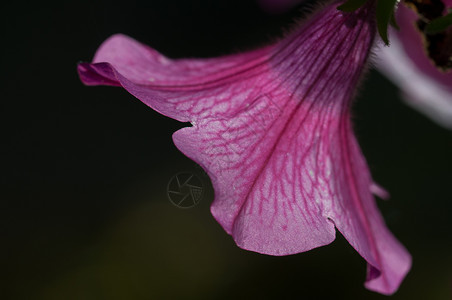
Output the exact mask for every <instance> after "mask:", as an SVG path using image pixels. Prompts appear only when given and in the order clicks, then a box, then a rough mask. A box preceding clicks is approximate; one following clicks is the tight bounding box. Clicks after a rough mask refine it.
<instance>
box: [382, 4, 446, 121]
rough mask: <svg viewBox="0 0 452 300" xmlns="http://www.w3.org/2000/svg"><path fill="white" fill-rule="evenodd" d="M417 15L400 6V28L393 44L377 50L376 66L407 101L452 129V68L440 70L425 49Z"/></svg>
mask: <svg viewBox="0 0 452 300" xmlns="http://www.w3.org/2000/svg"><path fill="white" fill-rule="evenodd" d="M416 20H417V16H416V14H415V13H414V12H413V11H411V9H409V8H407V7H405V6H404V5H400V6H399V9H398V11H397V23H398V24H399V26H400V30H399V31H395V30H392V31H391V46H390V47H380V48H379V49H377V56H378V58H379V59H378V60H377V61H376V63H377V64H376V65H377V67H378V69H379V70H380V71H382V72H383V73H384V74H385V75H387V76H388V77H389V78H390V79H392V80H393V81H394V82H395V83H396V84H397V85H398V86H399V87H400V89H401V90H402V92H403V99H404V100H405V101H406V103H407V104H408V105H410V106H412V107H414V108H416V109H418V110H419V111H421V112H423V113H424V114H426V115H427V116H429V117H430V118H431V119H432V120H434V121H436V122H437V123H438V124H441V125H442V126H444V127H446V128H449V129H452V71H449V72H447V73H445V72H443V71H440V70H439V69H438V68H436V67H435V66H434V65H433V63H432V62H431V61H430V59H429V58H428V56H427V55H426V52H425V51H424V46H423V40H422V37H421V34H420V32H419V31H418V30H417V29H416V28H415V22H416Z"/></svg>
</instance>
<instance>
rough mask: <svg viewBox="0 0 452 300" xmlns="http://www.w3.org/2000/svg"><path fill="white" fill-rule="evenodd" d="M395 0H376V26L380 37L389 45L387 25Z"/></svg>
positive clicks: (392, 13) (392, 12)
mask: <svg viewBox="0 0 452 300" xmlns="http://www.w3.org/2000/svg"><path fill="white" fill-rule="evenodd" d="M396 3H397V0H378V2H377V28H378V33H379V34H380V36H381V39H382V40H383V42H384V43H385V44H386V45H389V39H388V26H389V22H390V21H391V18H392V16H393V15H394V9H395V5H396Z"/></svg>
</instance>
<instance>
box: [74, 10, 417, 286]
mask: <svg viewBox="0 0 452 300" xmlns="http://www.w3.org/2000/svg"><path fill="white" fill-rule="evenodd" d="M336 6H337V4H334V5H330V6H328V7H325V9H323V10H322V11H320V12H318V13H317V14H316V15H315V16H314V17H313V18H311V19H310V20H309V21H308V22H307V23H305V24H304V25H303V26H301V27H300V28H299V29H297V30H296V31H294V32H293V33H292V34H290V35H288V36H287V37H286V38H285V39H283V40H281V41H280V42H278V43H276V44H274V45H272V46H269V47H266V48H262V49H259V50H256V51H251V52H247V53H244V54H238V55H233V56H229V57H223V58H214V59H208V60H170V59H167V58H164V57H163V56H161V55H160V54H158V53H157V52H155V51H154V50H152V49H149V48H147V47H145V46H143V45H141V44H139V43H137V42H135V41H133V40H131V39H129V38H126V37H124V36H116V37H113V38H112V39H110V40H109V41H107V42H106V43H105V44H104V45H103V46H102V47H101V49H100V50H99V51H98V53H97V54H96V57H95V63H93V64H81V65H80V66H79V73H80V75H81V78H82V80H83V81H84V82H86V83H88V84H112V85H118V84H119V85H122V86H123V87H124V88H126V89H127V90H128V91H129V92H130V93H132V94H133V95H135V96H136V97H137V98H139V99H140V100H141V101H143V102H144V103H146V104H148V105H149V106H150V107H152V108H153V109H155V110H157V111H159V112H161V113H162V114H165V115H167V116H169V117H172V118H175V119H177V120H181V121H190V122H191V123H192V125H193V126H192V127H187V128H183V129H181V130H179V131H177V132H176V133H174V135H173V139H174V142H175V144H176V146H177V147H178V148H179V149H180V150H181V151H182V152H183V153H184V154H186V155H187V156H188V157H190V158H192V159H193V160H194V161H196V162H197V163H199V164H200V165H201V166H202V167H203V168H204V169H205V170H206V171H207V172H208V174H209V176H210V177H211V180H212V183H213V186H214V189H215V201H214V203H213V204H212V207H211V211H212V214H213V215H214V217H215V218H216V219H217V220H218V222H219V223H220V224H221V225H222V226H223V228H224V229H225V230H226V231H227V232H228V233H230V234H232V236H233V238H234V240H235V241H236V242H237V244H238V245H239V246H240V247H242V248H245V249H247V250H252V251H257V252H260V253H265V254H271V255H287V254H293V253H298V252H302V251H307V250H309V249H312V248H315V247H319V246H322V245H325V244H328V243H330V242H331V241H333V240H334V238H335V229H334V227H337V229H338V230H339V231H340V232H341V233H342V234H343V235H344V236H345V237H346V238H347V240H348V241H349V242H350V244H351V245H352V246H353V247H354V248H355V249H356V250H357V251H358V252H359V253H360V254H361V255H362V256H363V257H364V258H365V259H366V260H367V261H368V263H369V266H370V267H369V274H368V280H367V283H366V286H367V287H368V288H369V289H372V290H375V291H378V292H381V293H385V294H390V293H393V292H394V291H395V290H396V289H397V287H398V285H399V284H400V282H401V280H402V279H403V277H404V276H405V274H406V272H407V271H408V269H409V268H410V256H409V254H408V253H407V252H406V250H405V249H404V248H403V246H401V245H400V244H399V243H398V242H397V241H396V240H395V238H394V237H393V236H392V235H391V234H390V233H389V231H388V230H387V228H386V226H385V224H384V221H383V219H382V217H381V216H380V214H379V212H378V209H377V207H376V204H375V201H374V199H373V197H372V195H371V192H370V188H369V187H370V186H371V185H372V179H371V176H370V174H369V171H368V168H367V165H366V163H365V160H364V158H363V156H362V154H361V152H360V150H359V147H358V145H357V143H356V140H355V138H354V136H353V132H352V129H351V125H350V117H349V107H350V102H351V98H352V96H353V93H354V89H355V87H356V85H357V84H358V81H359V79H360V77H361V73H362V70H363V68H364V65H365V62H366V60H367V58H368V54H369V50H370V48H371V46H372V43H373V38H374V35H375V24H374V22H373V18H372V16H373V7H372V6H371V5H366V6H364V7H363V8H362V9H359V10H358V11H356V12H354V13H343V12H340V11H337V10H336ZM150 78H152V80H149V79H150Z"/></svg>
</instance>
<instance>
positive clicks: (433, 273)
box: [0, 0, 452, 299]
mask: <svg viewBox="0 0 452 300" xmlns="http://www.w3.org/2000/svg"><path fill="white" fill-rule="evenodd" d="M0 7H1V11H2V12H3V16H2V18H1V20H0V22H2V27H1V28H2V29H1V30H2V37H3V46H2V47H1V50H0V51H2V52H1V53H2V55H1V56H0V59H1V66H2V68H1V70H2V72H1V76H2V77H1V92H2V93H1V95H2V96H1V99H2V101H1V104H0V105H1V112H2V118H1V122H2V124H1V125H2V126H1V130H2V147H1V153H2V155H1V159H2V163H1V165H2V167H1V169H2V176H1V181H0V184H1V188H0V223H1V224H0V225H1V226H0V234H1V235H0V236H1V240H2V246H1V247H0V263H1V268H0V274H1V278H0V282H1V284H0V298H1V299H231V298H245V297H246V298H251V299H383V298H386V297H385V296H381V295H379V294H376V293H373V292H370V291H367V290H366V289H365V288H364V287H363V282H364V280H365V270H366V264H365V261H364V260H363V259H362V258H361V257H360V256H359V255H358V253H356V252H355V251H354V250H353V249H352V248H351V246H350V245H349V244H348V243H347V242H346V241H345V240H344V239H343V238H342V237H341V236H340V235H338V238H337V240H336V241H335V242H334V243H333V244H331V245H329V246H326V247H322V248H319V249H315V250H313V251H310V252H307V253H301V254H298V255H293V256H287V257H271V256H264V255H260V254H256V253H252V252H247V251H244V250H241V249H239V248H238V247H237V246H235V244H234V242H233V241H232V239H231V238H230V237H229V236H228V235H227V234H226V233H225V232H224V231H223V230H222V229H221V227H220V226H219V225H218V224H217V223H216V222H215V221H214V219H213V217H212V216H211V215H210V212H209V205H210V203H211V202H212V200H213V190H212V187H211V185H210V181H209V179H208V177H207V176H206V175H205V174H204V172H203V171H202V169H201V168H200V167H198V166H197V165H196V164H194V163H193V162H192V161H190V160H189V159H187V158H186V157H184V156H183V155H182V154H181V153H180V152H179V151H178V150H177V149H176V147H175V146H174V145H173V143H172V140H171V134H172V133H173V132H174V131H176V130H177V129H179V128H181V127H184V126H185V124H182V123H179V122H177V121H174V120H171V119H169V118H166V117H164V116H162V115H160V114H158V113H156V112H154V111H152V110H151V109H149V108H148V107H146V106H145V105H144V104H142V103H141V102H139V101H138V100H136V99H135V98H134V97H132V96H131V95H129V94H128V93H127V92H125V91H124V90H122V89H120V88H112V87H85V86H83V85H82V84H81V83H80V81H79V79H78V76H77V74H76V63H77V62H78V61H89V60H90V59H91V58H92V56H93V55H94V52H95V50H96V49H97V47H98V46H99V44H100V43H101V42H102V41H103V40H105V39H106V38H107V37H108V36H110V35H111V34H114V33H117V32H121V33H125V34H128V35H130V36H132V37H134V38H136V39H138V40H140V41H142V42H144V43H146V44H149V45H150V46H152V47H154V48H156V49H157V50H159V51H160V52H162V53H164V54H165V55H167V56H170V57H194V56H196V57H208V56H216V55H221V54H227V53H231V52H236V51H240V50H244V49H249V48H252V47H255V46H258V45H261V44H264V43H266V42H267V41H269V40H272V39H274V38H275V37H277V36H278V35H279V34H280V33H281V32H282V31H283V29H284V28H288V27H290V25H291V24H293V20H294V19H295V18H299V17H300V16H302V15H303V11H300V10H298V9H295V10H293V11H291V12H289V13H287V14H284V15H278V16H276V15H268V14H265V13H264V12H262V11H261V10H260V9H259V8H258V6H257V5H256V3H255V2H253V1H238V0H235V1H225V0H222V1H208V0H203V1H201V0H198V1H192V0H190V1H187V0H185V1H182V0H179V1H163V0H161V1H127V2H119V1H118V2H115V1H97V2H94V3H93V2H90V1H66V2H56V1H54V2H45V3H42V2H33V3H27V2H25V3H24V2H15V3H12V2H9V3H3V4H0ZM353 111H354V112H353V116H354V120H355V125H356V126H355V127H356V133H357V136H358V139H359V141H360V143H361V146H362V149H363V152H364V153H365V155H366V157H367V159H368V162H369V165H370V168H371V170H372V173H373V175H374V178H375V180H376V181H377V182H378V183H380V184H381V185H382V186H384V187H385V188H387V189H388V190H389V191H390V193H391V196H392V197H391V200H390V201H380V200H379V202H378V204H379V206H380V208H381V211H382V213H383V215H384V217H385V219H386V222H387V224H388V227H389V228H390V229H391V231H392V232H393V233H394V234H395V235H396V236H397V237H398V238H399V240H400V241H401V242H402V243H403V244H404V245H405V246H406V247H407V248H408V250H409V251H410V252H411V254H412V255H413V268H412V270H411V272H410V273H409V274H408V276H407V278H406V280H405V281H404V283H403V284H402V285H401V287H400V290H399V291H398V292H397V293H396V294H395V295H394V296H392V299H451V298H452V233H451V229H452V218H451V215H452V201H451V200H452V196H451V184H452V182H451V181H452V175H451V170H452V156H451V154H452V153H451V152H452V134H451V132H450V131H447V130H445V129H443V128H440V127H439V126H437V125H435V124H434V123H432V122H431V121H429V120H428V119H426V118H425V117H424V116H422V115H421V114H419V113H418V112H416V111H413V110H412V109H411V108H409V107H407V106H405V105H404V104H403V103H402V102H401V100H400V99H399V97H398V91H397V89H396V88H395V87H394V86H393V85H392V83H391V82H389V81H388V80H387V79H385V78H384V77H382V76H381V75H379V74H378V73H377V72H375V71H370V72H369V73H368V75H367V80H365V82H364V84H363V85H362V86H361V88H360V92H359V95H358V98H357V101H356V104H355V107H354V110H353ZM180 171H189V172H193V173H195V174H197V176H199V177H200V178H201V180H202V181H203V183H204V186H205V193H204V196H203V198H202V200H201V203H200V204H199V205H198V206H196V207H195V208H192V209H189V210H182V209H178V208H177V207H175V206H173V205H172V204H171V203H170V202H169V201H168V199H167V197H166V187H167V184H168V181H169V180H170V178H171V177H172V176H173V175H175V174H176V173H178V172H180Z"/></svg>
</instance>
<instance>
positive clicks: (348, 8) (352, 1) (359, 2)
mask: <svg viewBox="0 0 452 300" xmlns="http://www.w3.org/2000/svg"><path fill="white" fill-rule="evenodd" d="M366 2H367V0H348V1H347V2H345V3H344V4H342V5H340V6H338V7H337V9H339V10H342V11H343V12H352V11H355V10H357V9H358V8H360V7H361V6H363V5H364V3H366Z"/></svg>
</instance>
